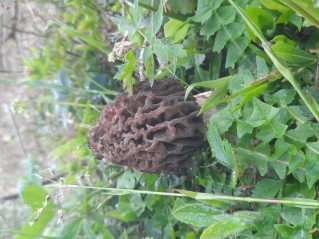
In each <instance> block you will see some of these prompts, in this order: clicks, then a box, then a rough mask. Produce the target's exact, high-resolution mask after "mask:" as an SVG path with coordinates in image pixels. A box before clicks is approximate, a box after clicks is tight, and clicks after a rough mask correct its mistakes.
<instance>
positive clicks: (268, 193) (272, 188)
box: [252, 178, 280, 198]
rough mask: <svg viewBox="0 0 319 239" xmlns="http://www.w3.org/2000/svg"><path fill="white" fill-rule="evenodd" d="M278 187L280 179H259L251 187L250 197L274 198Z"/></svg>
mask: <svg viewBox="0 0 319 239" xmlns="http://www.w3.org/2000/svg"><path fill="white" fill-rule="evenodd" d="M279 189H280V181H278V180H273V179H269V178H266V179H261V180H260V181H259V182H258V183H257V185H256V187H255V188H254V189H253V194H252V197H255V198H274V197H275V196H276V194H277V193H278V191H279Z"/></svg>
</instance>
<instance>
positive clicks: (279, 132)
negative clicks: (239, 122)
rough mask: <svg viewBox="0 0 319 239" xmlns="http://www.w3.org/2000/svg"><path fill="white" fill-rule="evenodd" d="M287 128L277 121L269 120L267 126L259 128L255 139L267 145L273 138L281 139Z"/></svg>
mask: <svg viewBox="0 0 319 239" xmlns="http://www.w3.org/2000/svg"><path fill="white" fill-rule="evenodd" d="M287 127H288V126H287V125H285V124H282V123H280V122H279V121H277V120H271V121H270V122H269V123H268V124H265V125H262V126H261V127H260V131H259V132H258V133H257V135H256V137H257V139H260V140H262V142H263V143H268V142H270V141H271V140H272V139H274V138H281V137H282V136H283V135H284V134H285V132H286V129H287Z"/></svg>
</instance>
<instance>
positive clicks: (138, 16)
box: [132, 0, 143, 27]
mask: <svg viewBox="0 0 319 239" xmlns="http://www.w3.org/2000/svg"><path fill="white" fill-rule="evenodd" d="M138 1H139V0H134V6H133V12H132V15H133V22H134V24H135V26H136V27H138V26H139V25H140V23H141V21H142V17H143V16H142V14H141V11H140V8H139V3H138Z"/></svg>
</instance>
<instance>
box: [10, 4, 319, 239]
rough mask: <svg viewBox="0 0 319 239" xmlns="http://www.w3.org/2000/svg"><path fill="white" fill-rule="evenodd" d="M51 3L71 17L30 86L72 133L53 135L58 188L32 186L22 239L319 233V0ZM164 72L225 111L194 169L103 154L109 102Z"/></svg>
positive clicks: (39, 52)
mask: <svg viewBox="0 0 319 239" xmlns="http://www.w3.org/2000/svg"><path fill="white" fill-rule="evenodd" d="M51 2H52V4H55V5H56V7H57V9H59V10H60V16H59V18H57V19H55V18H54V19H50V21H49V24H48V27H47V36H48V37H47V44H46V45H45V47H44V48H43V49H37V48H35V47H34V48H32V49H33V52H34V58H32V59H25V64H26V66H27V67H28V68H29V71H30V77H29V79H24V80H21V81H19V82H18V83H19V84H26V85H29V86H30V87H39V88H45V89H46V90H45V91H44V92H45V93H43V94H41V95H40V96H39V97H38V99H37V101H36V107H37V110H38V112H39V113H40V114H42V117H44V118H45V117H49V116H51V117H54V119H55V120H58V121H59V122H60V123H61V127H69V128H72V129H74V135H73V136H72V137H71V138H70V137H65V135H63V134H62V133H61V134H60V135H59V140H58V141H54V140H52V139H51V141H50V139H47V140H48V141H49V142H47V143H48V144H52V145H53V146H54V150H53V149H52V151H51V152H50V157H52V158H55V159H56V162H57V165H56V170H55V175H60V174H62V175H63V176H61V177H60V179H59V180H56V181H55V182H53V184H48V185H43V184H42V180H41V179H39V176H40V177H41V174H43V172H41V171H39V172H34V171H32V170H31V173H30V174H29V175H27V176H26V177H25V178H24V179H23V180H24V181H23V186H22V187H21V196H22V198H23V201H24V203H26V204H28V205H30V207H31V209H32V212H33V214H32V216H31V217H30V218H29V220H28V221H27V222H26V224H25V226H24V227H23V228H22V229H21V230H13V231H14V233H16V235H17V236H16V238H19V239H20V238H35V237H40V236H41V235H45V236H47V237H48V238H57V237H59V238H130V239H134V238H153V239H159V238H167V239H168V238H184V239H192V238H202V239H208V238H267V239H268V238H278V239H279V238H298V239H299V238H319V232H318V219H317V215H318V208H319V202H318V201H317V198H318V182H319V181H318V180H319V141H318V139H319V124H318V120H319V105H318V103H317V102H318V101H319V91H318V87H319V73H318V71H319V67H318V53H319V30H318V28H319V8H318V2H317V1H312V0H303V1H297V0H282V1H277V0H267V1H261V0H260V1H258V0H229V1H223V0H214V1H210V0H198V2H196V1H177V0H168V1H161V2H160V1H147V0H143V1H142V0H140V1H138V0H135V1H134V2H133V1H111V2H108V1H94V0H89V1H86V0H68V1H64V2H65V3H62V1H51ZM115 44H116V48H113V47H114V45H115ZM166 76H167V77H172V78H176V79H178V80H180V82H181V84H182V85H183V86H185V88H187V94H189V93H190V92H192V93H193V94H197V93H200V92H203V91H207V90H212V94H211V96H209V98H208V99H207V100H206V102H205V103H204V105H203V107H202V110H201V113H203V112H205V111H207V110H209V109H211V108H212V107H217V109H218V111H217V113H216V114H214V115H213V116H212V117H211V119H210V122H209V123H208V125H207V131H206V137H207V141H208V143H206V144H205V145H203V146H202V148H201V150H200V152H198V153H197V154H196V155H195V157H196V160H197V167H196V168H195V169H194V171H193V175H191V176H189V175H186V176H175V175H158V174H147V173H141V172H138V171H136V170H132V169H129V168H126V167H120V166H117V165H113V164H111V163H109V162H107V160H106V161H99V160H96V159H94V157H93V155H92V153H91V152H90V149H89V148H88V147H87V146H86V141H87V136H88V132H89V128H90V127H92V126H94V124H95V122H96V120H97V117H98V115H99V111H100V110H101V109H102V108H103V105H105V104H107V103H109V102H111V101H112V99H113V98H114V96H115V95H117V94H118V93H120V92H121V91H123V89H124V90H127V91H128V92H132V85H133V84H134V83H135V82H138V81H139V80H140V79H145V80H149V81H151V82H153V81H155V80H156V79H158V78H162V77H166ZM47 132H48V131H46V129H45V126H44V127H43V134H46V135H48V133H47ZM48 138H50V137H48ZM52 138H56V137H52ZM35 175H38V177H37V176H35Z"/></svg>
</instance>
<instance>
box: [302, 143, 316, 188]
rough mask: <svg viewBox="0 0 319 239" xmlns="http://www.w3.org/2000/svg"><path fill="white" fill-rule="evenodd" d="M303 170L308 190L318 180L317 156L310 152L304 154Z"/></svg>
mask: <svg viewBox="0 0 319 239" xmlns="http://www.w3.org/2000/svg"><path fill="white" fill-rule="evenodd" d="M316 144H317V143H316ZM305 169H306V179H307V184H308V188H311V187H312V186H313V185H314V184H315V182H317V180H318V179H319V160H318V154H315V153H312V151H310V152H307V153H306V162H305Z"/></svg>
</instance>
